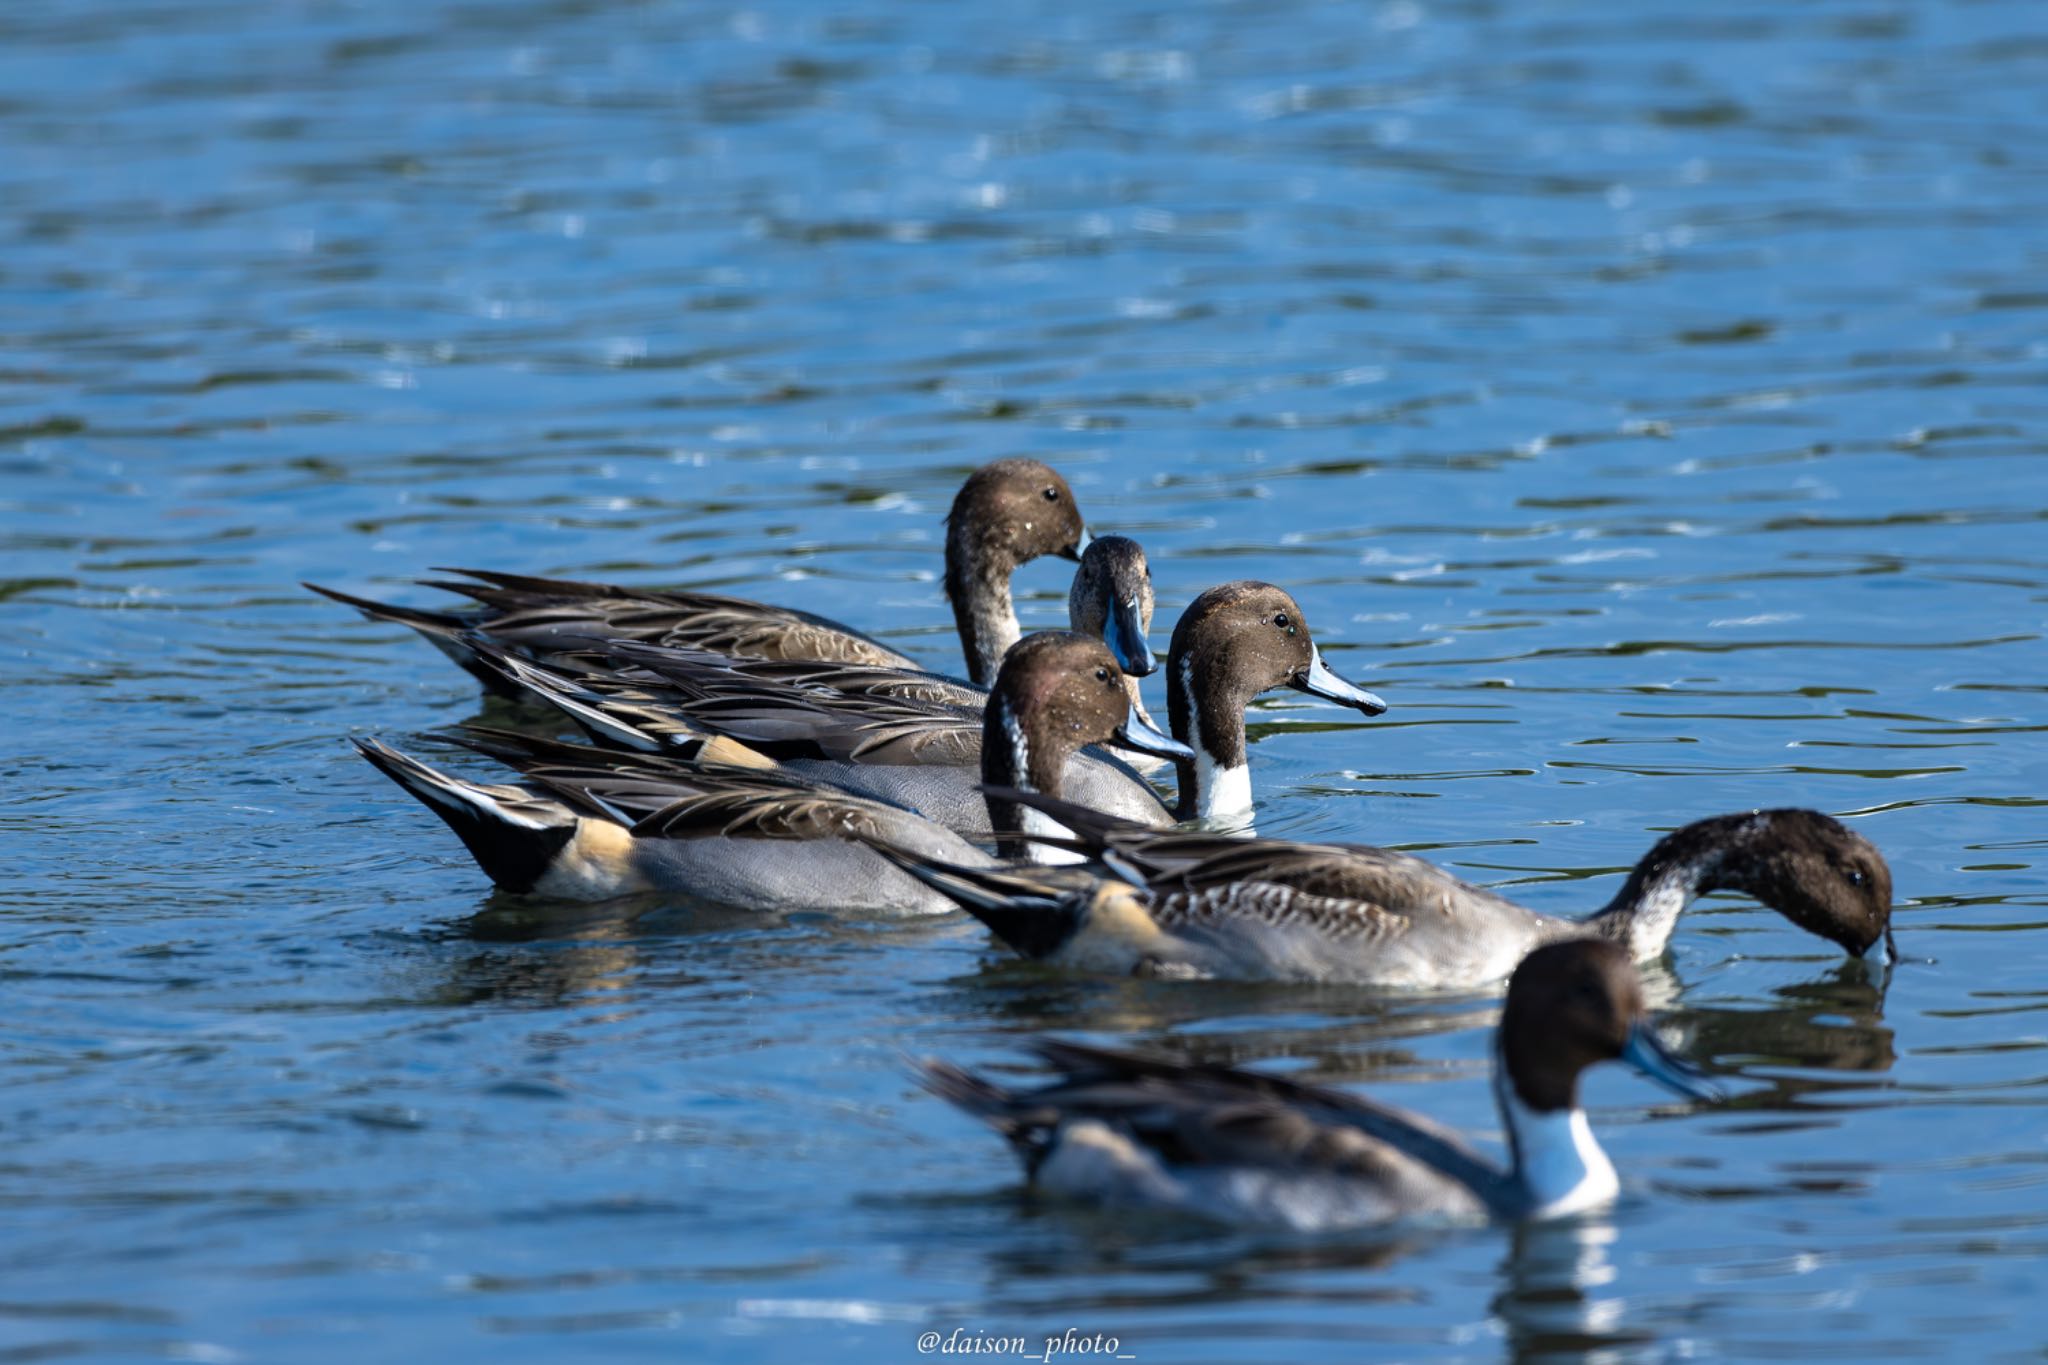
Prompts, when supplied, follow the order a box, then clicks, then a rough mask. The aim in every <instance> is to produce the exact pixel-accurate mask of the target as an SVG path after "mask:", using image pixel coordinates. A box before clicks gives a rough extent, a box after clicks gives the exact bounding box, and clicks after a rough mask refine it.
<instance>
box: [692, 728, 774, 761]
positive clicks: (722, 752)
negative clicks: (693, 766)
mask: <svg viewBox="0 0 2048 1365" xmlns="http://www.w3.org/2000/svg"><path fill="white" fill-rule="evenodd" d="M697 760H698V761H699V762H700V763H723V764H726V765H727V766H729V767H734V768H773V767H777V766H779V765H778V764H777V763H776V762H775V760H774V759H772V758H770V757H768V755H766V754H764V753H762V752H761V751H760V750H758V749H750V748H748V747H747V746H746V745H744V744H742V743H740V742H739V741H738V740H736V739H728V738H727V737H726V736H724V735H714V736H713V737H711V738H710V739H707V740H705V741H704V747H703V748H702V749H700V750H698V751H697Z"/></svg>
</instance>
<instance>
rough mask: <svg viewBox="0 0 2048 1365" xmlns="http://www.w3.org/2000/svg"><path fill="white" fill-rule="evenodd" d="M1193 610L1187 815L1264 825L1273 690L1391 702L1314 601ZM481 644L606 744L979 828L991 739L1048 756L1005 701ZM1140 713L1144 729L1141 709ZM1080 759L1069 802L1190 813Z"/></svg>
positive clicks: (1184, 704) (1161, 823)
mask: <svg viewBox="0 0 2048 1365" xmlns="http://www.w3.org/2000/svg"><path fill="white" fill-rule="evenodd" d="M1189 614H1190V616H1191V617H1192V618H1193V620H1192V622H1190V620H1189V619H1188V618H1185V617H1184V618H1183V620H1182V623H1181V624H1180V625H1179V626H1177V627H1176V628H1175V630H1174V635H1173V641H1174V643H1173V649H1172V652H1171V653H1170V654H1169V656H1168V658H1167V670H1168V672H1169V674H1171V675H1173V676H1175V677H1179V678H1182V679H1184V680H1189V681H1190V685H1189V686H1187V687H1185V688H1184V689H1183V693H1184V700H1183V701H1181V702H1175V703H1174V705H1173V707H1172V708H1171V712H1170V713H1171V714H1172V716H1173V718H1174V728H1175V731H1176V734H1175V739H1176V740H1177V741H1178V742H1179V743H1180V744H1182V745H1185V746H1187V747H1186V749H1185V750H1184V751H1183V753H1184V756H1183V757H1180V758H1178V759H1176V761H1175V762H1176V767H1177V768H1178V770H1179V772H1180V776H1181V791H1180V810H1181V811H1191V812H1195V813H1199V814H1203V815H1206V816H1209V817H1211V818H1213V819H1216V820H1218V821H1221V822H1223V823H1226V824H1230V825H1242V824H1245V823H1247V822H1248V821H1249V820H1250V819H1251V816H1252V808H1251V782H1250V776H1249V769H1248V767H1247V766H1246V765H1245V761H1244V755H1245V753H1246V738H1245V728H1244V711H1245V707H1246V706H1247V705H1248V704H1249V703H1250V701H1251V699H1252V698H1253V697H1254V696H1256V695H1258V694H1259V693H1260V692H1263V691H1268V690H1271V689H1273V688H1279V687H1291V688H1295V689H1297V690H1300V691H1305V692H1309V693H1312V694H1314V695H1316V696H1320V697H1323V698H1326V699H1328V700H1331V701H1335V702H1338V703H1340V704H1342V705H1346V706H1350V707H1353V708H1355V709H1357V710H1360V711H1363V712H1365V713H1366V714H1368V715H1377V714H1379V713H1380V712H1382V711H1384V710H1385V709H1386V704H1385V703H1384V702H1382V701H1380V699H1379V698H1378V697H1376V696H1374V695H1373V694H1372V693H1370V692H1367V691H1365V690H1364V689H1363V688H1360V687H1357V686H1355V685H1353V684H1352V683H1349V682H1347V681H1346V680H1344V679H1342V678H1340V677H1337V676H1336V675H1335V674H1334V673H1332V672H1331V671H1330V669H1329V668H1328V667H1327V666H1326V665H1325V664H1324V663H1323V661H1322V656H1321V654H1320V653H1319V652H1318V651H1317V649H1316V646H1315V642H1314V640H1313V638H1312V637H1311V636H1310V635H1309V633H1308V628H1307V626H1306V624H1305V623H1304V622H1303V620H1302V616H1301V608H1300V606H1299V605H1298V604H1297V603H1296V602H1295V601H1294V599H1293V598H1292V597H1291V596H1289V595H1288V594H1287V593H1286V592H1285V591H1283V590H1282V589H1280V588H1277V587H1274V586H1273V585H1272V584H1269V583H1254V582H1241V583H1230V584H1225V585H1223V586H1222V587H1220V588H1216V589H1211V590H1210V591H1209V592H1206V593H1203V594H1202V595H1201V596H1200V597H1199V598H1197V599H1196V604H1195V605H1194V606H1191V607H1190V608H1189ZM1025 643H1026V644H1029V641H1028V640H1027V641H1026V642H1025ZM1021 647H1022V646H1020V648H1021ZM475 648H476V650H477V653H478V655H479V657H480V658H482V659H483V660H485V661H486V662H487V663H489V664H490V666H492V667H495V668H499V669H501V670H503V671H504V673H505V674H506V676H507V677H508V678H510V679H512V680H514V681H515V682H516V683H517V684H519V685H520V686H522V687H524V688H526V689H528V690H530V691H531V692H533V693H534V694H535V695H537V696H539V697H541V698H543V699H545V700H547V701H549V702H551V703H553V704H554V705H556V706H558V707H560V708H561V709H562V710H563V711H565V712H566V713H567V714H569V715H570V716H571V717H573V718H574V719H575V720H576V721H577V722H578V723H579V724H581V725H583V727H584V728H585V729H586V730H587V731H588V732H589V733H590V734H591V735H592V737H593V738H595V739H597V740H598V741H599V742H600V743H604V744H610V745H616V746H620V747H625V748H637V749H643V750H646V751H649V752H660V751H662V750H664V749H666V748H668V747H670V746H672V745H675V744H684V745H692V744H696V743H698V742H700V741H701V740H702V739H703V737H704V736H706V735H707V734H716V735H722V736H724V737H726V738H728V739H730V740H733V741H735V742H737V743H739V744H743V745H746V746H749V747H750V748H752V749H755V750H757V751H758V752H760V753H761V754H763V755H766V756H767V757H769V758H771V759H774V760H775V761H777V762H779V763H780V764H781V765H782V766H783V767H785V768H786V769H787V770H789V771H791V772H795V773H798V774H801V775H803V776H806V777H811V778H815V779H817V780H820V781H826V782H831V783H835V784H837V785H839V786H842V787H846V788H848V789H850V790H854V791H859V792H862V793H865V794H867V795H870V796H874V797H876V798H878V799H881V800H886V801H892V802H897V803H900V804H903V805H908V806H911V807H913V808H915V809H917V810H919V811H922V812H923V813H924V814H926V815H928V816H930V817H931V818H933V819H934V820H937V821H939V822H940V823H941V824H944V825H946V826H948V827H949V828H952V829H955V830H958V831H960V832H961V833H964V834H969V835H984V834H987V833H989V832H990V831H991V828H992V827H991V826H990V825H989V824H988V821H987V809H988V808H987V803H986V802H985V801H984V799H983V798H982V796H981V794H980V793H979V792H978V791H977V790H976V784H977V780H978V779H977V774H978V771H979V755H980V745H981V742H982V736H983V735H984V734H986V735H988V736H992V737H993V738H994V739H995V740H996V741H997V742H999V743H1000V744H1001V746H1002V747H1003V748H1005V749H1006V750H1010V751H1014V752H1015V753H1016V754H1017V755H1018V756H1019V757H1018V761H1020V762H1021V761H1022V760H1023V758H1024V757H1026V756H1031V758H1032V761H1035V762H1038V763H1041V764H1042V763H1043V762H1044V761H1045V760H1046V755H1045V753H1044V751H1043V750H1042V749H1036V748H1033V747H1032V746H1030V745H1029V744H1028V743H1025V737H1024V736H1022V735H1021V734H1020V733H1018V732H1017V731H1016V730H1015V728H1014V726H1012V725H1011V724H1010V723H1009V719H1010V717H1009V716H1007V715H1006V714H1005V713H1003V712H1002V710H1001V709H1000V708H999V707H996V706H995V704H994V703H991V704H990V708H989V710H988V711H986V712H985V713H984V714H983V715H981V716H975V715H974V714H973V713H972V711H971V710H970V709H968V708H965V707H961V706H958V705H955V704H952V703H949V702H942V701H924V700H917V699H913V698H912V697H910V696H908V695H905V694H901V693H887V694H883V693H879V692H876V691H873V690H868V691H849V690H846V689H843V688H829V687H827V688H821V687H813V686H809V685H806V684H805V683H804V682H802V681H798V680H793V679H792V678H790V677H789V676H786V675H787V674H788V672H789V666H786V665H781V664H773V665H766V666H756V665H752V664H748V663H745V662H738V663H733V662H729V661H727V660H724V659H721V658H718V657H716V656H712V655H705V654H702V653H698V652H693V651H681V650H674V649H669V648H666V647H663V646H655V645H645V644H637V643H630V642H627V643H619V644H615V645H612V646H611V647H610V648H609V649H608V650H606V651H605V655H606V657H607V659H608V660H609V662H610V665H611V666H610V667H595V666H592V665H591V664H590V663H589V662H588V660H587V659H583V658H580V657H579V658H576V659H557V660H552V661H549V662H547V663H541V662H538V661H533V660H528V659H523V658H520V657H518V656H516V655H511V654H509V653H508V652H506V651H504V650H501V649H498V648H497V647H496V646H494V645H491V644H489V643H488V642H483V641H478V642H477V643H476V645H475ZM778 674H780V675H784V676H776V675H778ZM1134 704H1135V703H1134ZM1138 715H1139V718H1140V719H1141V720H1142V719H1143V712H1142V711H1139V713H1138ZM1020 746H1021V747H1020ZM1219 753H1220V754H1223V755H1225V756H1226V757H1227V759H1228V761H1227V762H1226V763H1224V764H1222V765H1219V764H1218V763H1216V762H1214V761H1211V760H1212V759H1213V757H1214V756H1215V755H1217V754H1219ZM1069 762H1070V763H1071V764H1072V768H1071V770H1070V771H1069V773H1068V774H1067V778H1066V781H1065V791H1066V795H1067V798H1068V799H1070V800H1072V801H1075V802H1077V803H1079V804H1081V805H1084V806H1088V807H1090V808H1093V809H1095V810H1097V811H1101V812H1104V813H1106V814H1109V815H1112V816H1115V817H1117V818H1119V819H1122V820H1126V821H1131V822H1133V823H1136V824H1139V825H1142V826H1144V827H1147V828H1155V829H1160V828H1165V827H1166V826H1169V825H1171V824H1172V823H1173V822H1174V820H1175V818H1176V811H1174V810H1171V809H1169V808H1168V807H1167V806H1166V805H1165V804H1164V803H1163V802H1161V801H1160V799H1159V797H1158V796H1157V795H1156V794H1155V793H1154V791H1153V790H1152V788H1151V786H1150V785H1149V784H1147V783H1146V782H1145V781H1144V780H1143V779H1142V778H1141V777H1140V776H1139V775H1138V774H1137V773H1136V772H1135V771H1133V770H1132V769H1131V768H1130V767H1129V766H1128V765H1126V764H1124V763H1122V762H1121V761H1119V760H1117V759H1115V758H1113V757H1111V756H1110V755H1108V754H1104V753H1102V752H1100V751H1099V750H1096V749H1093V748H1082V749H1080V750H1077V751H1074V752H1073V753H1072V754H1071V755H1070V758H1069ZM1038 790H1040V791H1041V792H1042V791H1044V790H1045V789H1044V787H1043V786H1042V785H1041V786H1040V787H1039V788H1038ZM1026 828H1027V829H1030V830H1032V831H1033V832H1036V833H1042V834H1057V833H1060V832H1061V831H1060V830H1059V829H1058V828H1057V827H1056V825H1054V824H1050V823H1039V824H1035V825H1034V824H1033V823H1031V822H1030V821H1028V820H1027V822H1026Z"/></svg>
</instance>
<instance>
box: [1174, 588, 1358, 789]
mask: <svg viewBox="0 0 2048 1365" xmlns="http://www.w3.org/2000/svg"><path fill="white" fill-rule="evenodd" d="M1276 687H1291V688H1293V689H1294V690H1296V691H1298V692H1306V693H1308V694H1309V695H1310V696H1314V697H1321V698H1323V699H1324V700H1325V701H1333V702H1336V703H1337V704H1338V705H1340V706H1349V707H1352V708H1353V709H1355V710H1359V711H1363V712H1364V713H1365V714H1366V715H1368V716H1376V715H1379V714H1380V713H1381V712H1383V711H1385V710H1386V709H1387V704H1386V703H1385V702H1383V701H1381V700H1380V699H1379V698H1378V697H1376V696H1374V695H1373V694H1372V693H1370V692H1368V691H1366V690H1365V689H1364V688H1362V687H1359V686H1358V685H1357V684H1355V683H1352V682H1348V681H1346V680H1345V679H1343V678H1340V677H1338V676H1337V675H1336V674H1335V673H1333V672H1331V671H1330V668H1329V666H1328V665H1327V664H1325V663H1324V662H1323V655H1322V651H1321V650H1319V649H1317V648H1316V642H1315V639H1314V637H1312V636H1311V635H1310V634H1309V630H1308V621H1307V619H1306V618H1305V617H1304V616H1303V615H1302V610H1301V604H1300V603H1298V602H1296V601H1295V600H1294V598H1293V597H1291V596H1290V595H1288V593H1287V592H1286V591H1285V590H1283V589H1281V588H1276V587H1274V586H1273V585H1272V584H1271V583H1261V582H1258V581H1256V580H1254V579H1240V580H1239V581H1237V582H1234V583H1223V584H1219V585H1218V586H1216V587H1213V588H1210V589H1209V590H1208V591H1207V592H1204V593H1202V594H1201V595H1200V596H1199V597H1197V598H1195V600H1194V601H1192V602H1190V603H1188V607H1187V610H1186V611H1184V612H1182V613H1181V616H1180V620H1179V621H1177V622H1176V623H1175V624H1174V627H1173V641H1172V643H1171V645H1169V646H1168V649H1167V657H1166V715H1167V722H1168V728H1169V729H1171V730H1172V732H1173V737H1174V738H1175V739H1177V740H1179V741H1180V742H1181V743H1183V744H1185V745H1187V746H1188V747H1189V748H1191V749H1193V750H1194V755H1195V756H1194V757H1193V758H1192V759H1182V760H1180V761H1179V763H1178V765H1177V766H1178V769H1179V776H1180V804H1179V806H1178V807H1177V808H1176V810H1175V812H1174V814H1175V815H1176V817H1177V818H1179V819H1182V820H1204V821H1208V822H1211V823H1214V824H1220V825H1248V824H1249V823H1250V822H1251V818H1252V776H1251V764H1250V756H1249V754H1248V752H1247V745H1246V738H1245V730H1244V712H1245V708H1246V707H1247V706H1249V705H1251V701H1252V698H1254V697H1256V696H1258V695H1259V693H1261V692H1268V691H1271V690H1272V689H1274V688H1276Z"/></svg>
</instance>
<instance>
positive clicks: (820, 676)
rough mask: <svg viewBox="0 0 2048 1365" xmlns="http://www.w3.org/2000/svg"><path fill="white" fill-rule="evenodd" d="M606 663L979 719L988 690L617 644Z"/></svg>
mask: <svg viewBox="0 0 2048 1365" xmlns="http://www.w3.org/2000/svg"><path fill="white" fill-rule="evenodd" d="M608 653H609V657H610V658H611V660H612V661H613V662H614V663H616V664H618V665H621V666H623V667H624V668H626V669H627V670H628V671H631V670H636V669H637V670H640V671H642V672H644V673H646V674H648V675H652V676H654V677H665V678H669V679H671V680H673V681H678V682H684V683H688V682H693V681H699V680H701V679H702V677H703V675H704V673H705V672H706V671H707V670H716V671H718V672H721V673H723V674H724V675H725V676H726V677H728V678H730V677H733V676H735V675H736V676H738V677H742V678H750V679H754V680H756V681H759V682H764V683H770V684H774V685H779V686H785V687H801V688H808V689H811V690H813V691H820V692H835V693H840V694H843V695H846V696H850V697H855V698H874V699H876V700H881V701H895V702H909V703H913V704H918V705H925V706H944V707H948V708H951V709H954V710H959V711H970V712H973V713H974V714H975V715H979V714H981V710H982V708H983V707H984V706H985V705H986V704H987V702H988V689H987V688H985V687H978V686H976V685H975V684H973V683H969V682H962V681H960V680H959V679H957V678H949V677H946V676H945V675H944V674H940V673H930V672H927V671H925V670H923V669H918V668H902V667H893V666H888V665H882V664H873V663H865V662H844V661H834V660H828V659H768V658H719V657H716V656H709V655H706V654H705V653H704V652H703V651H701V650H682V649H676V648H673V647H670V646H668V645H656V644H645V643H639V642H635V641H630V640H628V641H619V642H616V643H615V644H613V645H612V646H611V647H610V648H609V651H608Z"/></svg>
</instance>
